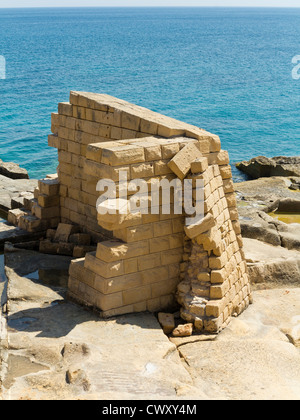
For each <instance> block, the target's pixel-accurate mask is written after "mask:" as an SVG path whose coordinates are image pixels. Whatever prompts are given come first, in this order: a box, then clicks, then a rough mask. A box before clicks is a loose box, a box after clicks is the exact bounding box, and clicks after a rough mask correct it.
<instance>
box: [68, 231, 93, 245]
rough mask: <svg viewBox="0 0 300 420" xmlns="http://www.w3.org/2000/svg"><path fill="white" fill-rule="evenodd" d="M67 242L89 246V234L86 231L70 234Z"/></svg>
mask: <svg viewBox="0 0 300 420" xmlns="http://www.w3.org/2000/svg"><path fill="white" fill-rule="evenodd" d="M69 242H70V243H72V244H74V245H83V246H90V245H91V235H89V234H87V233H74V234H70V236H69Z"/></svg>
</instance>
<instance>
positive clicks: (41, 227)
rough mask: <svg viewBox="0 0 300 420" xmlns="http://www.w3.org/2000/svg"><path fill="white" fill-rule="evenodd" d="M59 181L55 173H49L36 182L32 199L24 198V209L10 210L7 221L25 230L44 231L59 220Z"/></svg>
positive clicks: (52, 227) (54, 226)
mask: <svg viewBox="0 0 300 420" xmlns="http://www.w3.org/2000/svg"><path fill="white" fill-rule="evenodd" d="M59 201H60V198H59V182H58V178H57V176H56V175H54V176H51V175H49V176H48V177H47V178H45V179H42V180H40V181H39V182H38V188H36V189H35V191H34V199H30V200H28V199H25V201H24V205H25V208H24V209H17V210H11V211H10V212H9V214H8V221H9V222H11V223H12V224H14V225H15V226H18V227H19V228H21V229H23V230H26V231H27V232H32V233H37V232H45V231H46V230H47V229H54V228H56V227H57V226H58V224H59V222H60V207H59Z"/></svg>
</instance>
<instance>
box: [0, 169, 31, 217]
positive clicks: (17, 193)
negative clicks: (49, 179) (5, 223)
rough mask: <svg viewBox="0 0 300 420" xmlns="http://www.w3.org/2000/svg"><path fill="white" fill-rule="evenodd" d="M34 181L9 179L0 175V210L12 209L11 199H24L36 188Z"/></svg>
mask: <svg viewBox="0 0 300 420" xmlns="http://www.w3.org/2000/svg"><path fill="white" fill-rule="evenodd" d="M37 184H38V181H37V180H35V179H11V178H8V177H6V176H3V175H0V209H2V210H5V211H8V210H11V209H12V199H14V200H17V199H25V198H26V196H28V195H30V194H32V193H33V192H34V190H35V188H36V187H37Z"/></svg>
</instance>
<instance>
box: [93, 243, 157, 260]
mask: <svg viewBox="0 0 300 420" xmlns="http://www.w3.org/2000/svg"><path fill="white" fill-rule="evenodd" d="M148 254H149V242H148V241H140V242H133V243H130V244H122V243H120V242H114V241H106V242H100V243H99V244H98V247H97V253H96V257H97V258H99V259H100V260H102V261H105V262H113V261H120V260H124V259H130V258H135V257H140V256H142V255H148Z"/></svg>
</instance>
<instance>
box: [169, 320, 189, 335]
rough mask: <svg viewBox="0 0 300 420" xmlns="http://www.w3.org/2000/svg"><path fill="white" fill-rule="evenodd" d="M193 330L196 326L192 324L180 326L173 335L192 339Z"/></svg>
mask: <svg viewBox="0 0 300 420" xmlns="http://www.w3.org/2000/svg"><path fill="white" fill-rule="evenodd" d="M193 328H194V325H193V324H191V323H189V324H184V325H178V327H176V328H175V329H174V330H173V332H172V335H173V337H190V336H191V335H192V334H193Z"/></svg>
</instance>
